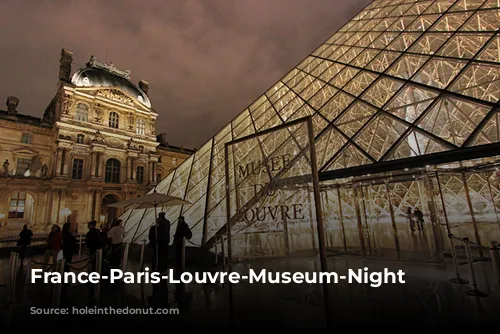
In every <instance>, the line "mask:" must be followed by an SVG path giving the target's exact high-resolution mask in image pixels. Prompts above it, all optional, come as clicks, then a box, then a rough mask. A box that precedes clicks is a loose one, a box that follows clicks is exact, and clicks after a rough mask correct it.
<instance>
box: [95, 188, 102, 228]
mask: <svg viewBox="0 0 500 334" xmlns="http://www.w3.org/2000/svg"><path fill="white" fill-rule="evenodd" d="M101 210H102V190H100V189H98V190H97V191H96V194H95V218H94V219H95V220H96V221H97V224H98V225H99V223H100V219H101V214H102V213H101Z"/></svg>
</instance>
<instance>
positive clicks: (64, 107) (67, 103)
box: [62, 95, 73, 115]
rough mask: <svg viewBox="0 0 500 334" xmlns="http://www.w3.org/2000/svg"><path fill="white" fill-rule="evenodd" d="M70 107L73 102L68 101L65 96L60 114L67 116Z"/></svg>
mask: <svg viewBox="0 0 500 334" xmlns="http://www.w3.org/2000/svg"><path fill="white" fill-rule="evenodd" d="M72 106H73V100H72V99H70V96H69V95H65V96H64V100H63V103H62V113H63V115H69V111H70V110H71V107H72Z"/></svg>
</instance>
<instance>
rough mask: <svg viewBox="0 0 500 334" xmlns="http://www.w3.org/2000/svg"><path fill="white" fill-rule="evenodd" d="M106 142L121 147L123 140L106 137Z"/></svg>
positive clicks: (114, 146) (111, 145)
mask: <svg viewBox="0 0 500 334" xmlns="http://www.w3.org/2000/svg"><path fill="white" fill-rule="evenodd" d="M106 144H108V146H110V147H113V148H123V141H122V140H120V139H118V138H107V139H106Z"/></svg>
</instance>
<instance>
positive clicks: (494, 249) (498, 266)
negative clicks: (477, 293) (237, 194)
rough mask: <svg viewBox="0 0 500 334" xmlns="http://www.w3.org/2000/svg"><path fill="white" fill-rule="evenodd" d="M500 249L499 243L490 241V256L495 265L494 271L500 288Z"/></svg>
mask: <svg viewBox="0 0 500 334" xmlns="http://www.w3.org/2000/svg"><path fill="white" fill-rule="evenodd" d="M499 250H500V248H498V242H496V241H490V254H491V262H492V263H493V271H494V272H495V277H496V279H497V283H498V286H499V287H500V255H499V254H498V253H499Z"/></svg>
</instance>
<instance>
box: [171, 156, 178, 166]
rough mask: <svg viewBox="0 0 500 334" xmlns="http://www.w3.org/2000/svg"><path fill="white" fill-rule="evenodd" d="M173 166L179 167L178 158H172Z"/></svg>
mask: <svg viewBox="0 0 500 334" xmlns="http://www.w3.org/2000/svg"><path fill="white" fill-rule="evenodd" d="M172 165H174V166H177V158H175V157H173V158H172Z"/></svg>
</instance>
